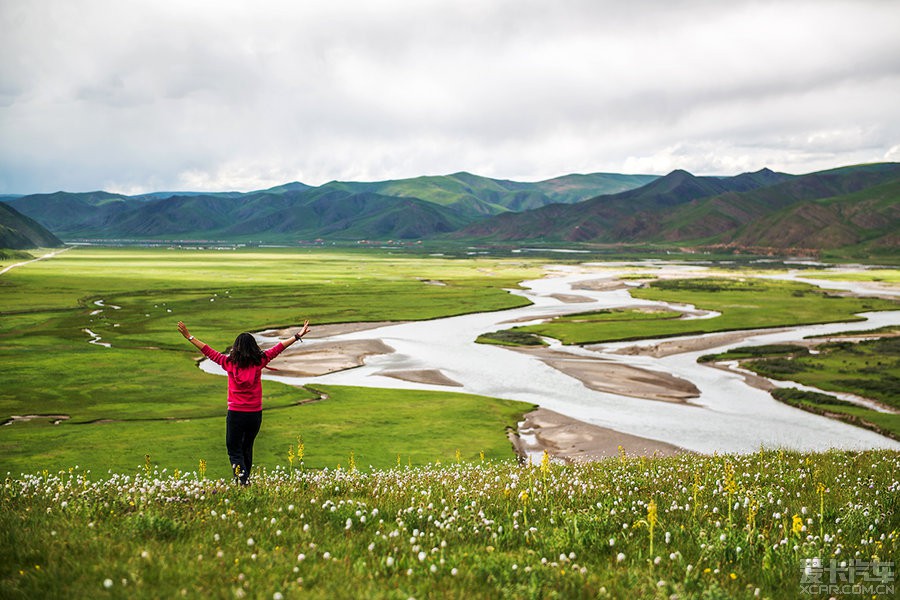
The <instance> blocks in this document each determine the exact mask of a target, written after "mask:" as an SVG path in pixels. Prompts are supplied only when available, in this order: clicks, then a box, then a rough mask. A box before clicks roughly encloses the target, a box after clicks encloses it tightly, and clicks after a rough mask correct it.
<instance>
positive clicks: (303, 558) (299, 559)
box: [297, 552, 306, 562]
mask: <svg viewBox="0 0 900 600" xmlns="http://www.w3.org/2000/svg"><path fill="white" fill-rule="evenodd" d="M304 560H306V555H305V554H303V553H302V552H301V553H300V554H298V555H297V562H303V561H304Z"/></svg>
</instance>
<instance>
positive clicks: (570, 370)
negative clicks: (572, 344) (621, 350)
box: [515, 347, 700, 403]
mask: <svg viewBox="0 0 900 600" xmlns="http://www.w3.org/2000/svg"><path fill="white" fill-rule="evenodd" d="M515 350H517V351H519V352H524V353H525V354H530V355H532V356H535V357H537V358H539V359H540V360H542V361H543V362H544V363H546V364H547V365H549V366H551V367H553V368H554V369H557V370H558V371H562V372H563V373H565V374H566V375H568V376H569V377H574V378H575V379H577V380H579V381H580V382H581V383H583V384H584V385H585V386H587V387H588V388H590V389H592V390H595V391H598V392H608V393H611V394H619V395H622V396H631V397H633V398H645V399H648V400H659V401H662V402H678V403H687V401H688V400H690V399H691V398H696V397H697V396H699V395H700V390H698V389H697V386H695V385H694V384H693V383H691V382H690V381H687V380H686V379H681V378H679V377H676V376H674V375H671V374H669V373H662V372H658V371H650V370H648V369H642V368H640V367H632V366H630V365H623V364H620V363H614V362H609V361H606V360H603V359H601V358H589V357H581V356H572V355H567V354H565V353H562V352H556V351H554V350H551V349H549V348H522V347H519V348H515Z"/></svg>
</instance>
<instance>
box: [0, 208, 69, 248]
mask: <svg viewBox="0 0 900 600" xmlns="http://www.w3.org/2000/svg"><path fill="white" fill-rule="evenodd" d="M62 245H63V243H62V241H61V240H60V239H59V238H58V237H56V236H55V235H53V234H52V233H50V232H49V231H47V229H46V228H45V227H42V226H41V225H40V224H39V223H37V222H36V221H35V220H34V219H30V218H28V217H26V216H25V215H23V214H22V213H20V212H19V211H17V210H16V209H14V208H13V207H11V206H7V205H6V204H3V203H2V202H0V248H12V249H14V250H23V249H26V248H56V247H58V246H62Z"/></svg>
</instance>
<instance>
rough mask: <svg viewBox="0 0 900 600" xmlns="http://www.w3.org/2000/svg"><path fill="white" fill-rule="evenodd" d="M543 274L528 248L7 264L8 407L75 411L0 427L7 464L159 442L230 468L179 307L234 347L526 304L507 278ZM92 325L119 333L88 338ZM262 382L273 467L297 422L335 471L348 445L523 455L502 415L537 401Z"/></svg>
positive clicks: (147, 449)
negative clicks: (501, 252)
mask: <svg viewBox="0 0 900 600" xmlns="http://www.w3.org/2000/svg"><path fill="white" fill-rule="evenodd" d="M9 262H12V260H11V261H9ZM540 275H541V269H540V268H539V265H538V264H537V263H530V262H527V261H523V260H518V259H517V260H515V261H512V260H497V259H489V258H485V259H480V258H473V259H467V260H456V259H448V258H442V257H422V256H418V257H406V256H402V255H393V254H390V253H388V252H373V251H371V250H370V251H367V252H354V251H350V250H342V251H327V250H321V249H316V250H308V251H307V250H297V249H293V250H278V249H266V250H259V249H255V250H251V249H245V250H239V251H234V250H166V249H121V248H115V249H110V248H90V247H89V248H76V249H71V250H68V251H66V252H64V253H62V254H60V255H58V256H57V257H55V258H52V259H48V260H44V261H39V262H34V263H31V264H29V265H26V266H23V267H18V268H15V269H12V270H11V271H9V272H7V273H6V274H4V275H3V276H2V277H0V316H2V317H0V360H2V361H3V365H4V369H3V385H2V386H0V421H7V420H8V419H10V418H11V417H12V416H13V415H19V416H24V415H63V416H65V417H68V419H66V420H63V421H61V422H60V423H59V424H58V425H53V424H51V421H52V420H53V419H35V420H32V421H28V422H15V423H12V424H11V425H9V426H7V427H3V428H2V429H0V453H2V454H0V455H2V457H3V458H2V459H0V471H2V472H7V471H10V472H13V473H19V472H35V471H38V470H41V469H51V470H56V469H61V468H67V467H69V466H73V465H76V464H77V465H80V466H82V467H84V468H92V469H94V470H102V471H106V470H107V469H113V470H122V469H130V468H132V467H133V466H134V465H137V464H141V463H142V462H143V460H144V456H145V455H146V454H150V455H151V456H152V457H153V459H154V460H156V461H158V462H159V464H162V465H165V466H167V467H169V468H180V469H182V470H185V469H188V468H191V467H194V466H196V464H197V461H198V460H199V459H201V458H203V459H205V460H208V461H209V464H210V473H211V474H217V475H223V474H225V473H226V471H227V464H226V463H227V460H226V459H225V457H224V450H223V444H224V442H223V439H224V418H223V417H224V412H225V382H224V380H223V379H220V378H218V377H213V376H210V375H208V374H206V373H204V372H202V371H200V370H199V369H198V368H197V367H196V362H195V361H196V359H197V358H198V357H199V353H197V352H196V350H195V349H194V348H192V347H191V346H190V345H189V344H187V343H186V342H185V341H184V339H183V338H182V337H181V335H180V334H179V333H178V331H177V330H176V328H175V325H176V323H177V321H178V320H184V321H185V322H186V323H188V325H189V326H190V327H191V332H192V333H194V334H195V335H196V336H197V337H199V338H200V339H202V340H204V341H206V342H208V343H209V344H210V345H212V346H213V347H216V348H218V349H220V350H224V349H225V348H226V347H227V346H228V345H229V344H230V343H231V342H232V341H233V339H234V336H235V335H236V334H237V333H239V332H241V331H256V330H261V329H265V328H270V327H277V326H289V325H296V324H300V323H302V322H303V320H304V319H306V318H309V319H311V321H312V326H313V327H315V326H316V325H317V324H325V323H341V322H355V321H382V320H398V321H402V320H414V319H429V318H434V317H439V316H447V315H453V314H460V313H467V312H474V311H486V310H487V311H489V310H500V309H504V308H510V307H514V306H520V305H522V304H523V303H526V302H527V301H525V300H524V299H522V298H520V297H517V296H513V295H511V294H509V293H508V292H506V291H504V288H514V287H516V286H517V284H518V282H519V281H522V280H524V279H529V278H534V277H539V276H540ZM436 283H440V285H436ZM97 302H100V303H101V304H102V305H103V306H98V305H97V304H96V303H97ZM114 307H118V308H114ZM92 313H96V314H92ZM86 329H89V330H90V331H92V332H94V333H95V334H96V335H99V336H100V338H101V340H100V341H101V342H102V343H108V344H110V345H111V347H104V346H101V345H97V344H91V343H88V342H89V340H90V339H91V336H90V335H88V334H87V333H85V331H84V330H86ZM264 394H265V397H264V404H265V407H266V409H267V410H269V411H271V413H268V412H267V417H268V418H267V419H266V425H265V427H264V429H263V433H262V434H261V437H260V438H259V440H258V442H257V448H256V449H257V457H258V459H257V460H258V461H259V462H260V464H266V463H271V464H274V463H275V462H276V458H281V457H282V456H283V455H284V454H285V453H286V452H287V449H288V445H289V444H290V443H293V441H294V440H295V438H296V436H297V434H303V435H304V436H307V438H308V445H307V459H306V462H307V464H308V465H310V466H315V467H324V466H331V467H334V466H335V465H336V464H337V462H338V461H340V460H341V457H346V455H347V453H348V452H350V451H351V450H352V451H355V452H356V455H357V457H358V459H359V461H360V464H361V465H369V464H371V465H373V466H387V465H390V464H394V462H395V460H396V456H397V455H398V454H400V455H401V456H402V459H403V460H404V461H407V462H410V461H411V462H413V463H415V464H421V463H423V462H429V461H432V460H435V459H439V458H444V459H446V458H448V457H452V456H454V454H455V452H456V450H457V449H458V448H467V449H468V450H467V452H469V453H471V452H479V451H484V452H485V453H486V454H487V455H488V456H490V457H495V458H510V457H512V449H511V446H510V445H509V443H508V442H507V440H506V434H505V428H506V427H508V426H513V425H515V423H516V421H517V418H518V417H519V416H521V414H522V413H523V412H526V411H527V410H529V409H530V405H525V404H516V403H509V402H505V401H499V400H495V399H486V398H474V397H471V396H466V395H463V394H439V393H428V392H386V391H381V390H369V389H336V390H331V391H329V392H328V395H329V400H328V401H327V402H309V400H312V399H315V398H317V397H319V393H318V392H317V391H315V390H304V389H298V388H295V387H291V386H287V385H283V384H279V383H276V382H266V384H265V385H264ZM350 417H353V418H350ZM454 423H456V424H458V425H457V426H455V427H454V426H451V424H454ZM473 436H474V437H473Z"/></svg>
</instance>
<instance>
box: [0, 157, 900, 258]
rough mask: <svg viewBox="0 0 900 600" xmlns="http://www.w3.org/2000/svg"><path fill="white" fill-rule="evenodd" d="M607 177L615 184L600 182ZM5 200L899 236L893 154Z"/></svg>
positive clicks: (240, 229) (796, 239)
mask: <svg viewBox="0 0 900 600" xmlns="http://www.w3.org/2000/svg"><path fill="white" fill-rule="evenodd" d="M641 183H644V184H643V185H641ZM630 186H639V187H630ZM623 188H624V189H623ZM610 189H615V190H617V191H616V192H614V193H598V192H597V190H610ZM584 198H587V199H584ZM5 202H6V203H7V204H8V205H9V206H10V207H13V208H15V209H17V210H19V212H21V213H23V214H25V215H27V216H29V217H31V218H33V219H34V220H35V221H37V222H39V223H41V224H42V225H44V226H45V227H47V228H48V229H50V230H51V231H53V232H54V233H55V234H56V235H58V236H60V237H62V238H63V239H86V238H91V239H93V238H96V239H165V240H177V239H206V240H226V241H227V240H230V241H266V242H276V241H277V242H295V241H298V240H311V239H318V238H324V239H330V240H361V239H370V240H385V239H428V238H438V237H441V238H451V239H455V240H460V241H466V242H478V243H482V242H485V243H504V242H524V241H532V242H549V243H592V244H594V243H603V244H648V243H650V244H658V245H668V246H679V247H707V246H719V247H731V248H742V249H753V250H754V251H778V250H784V251H786V252H791V251H794V250H796V249H804V250H830V249H841V248H844V249H848V251H851V252H855V253H858V254H860V255H886V254H890V253H896V251H897V249H898V247H900V246H898V241H900V240H898V237H900V233H898V232H900V164H898V163H881V164H871V165H856V166H850V167H842V168H839V169H831V170H828V171H821V172H817V173H810V174H806V175H787V174H784V173H776V172H773V171H771V170H769V169H762V170H760V171H757V172H755V173H743V174H740V175H736V176H733V177H708V176H695V175H692V174H691V173H688V172H687V171H682V170H676V171H672V172H671V173H669V174H668V175H666V176H664V177H655V176H645V175H615V174H609V173H595V174H589V175H566V176H564V177H558V178H555V179H550V180H547V181H542V182H536V183H522V182H515V181H508V180H496V179H489V178H486V177H480V176H478V175H473V174H471V173H455V174H453V175H446V176H424V177H416V178H411V179H403V180H394V181H382V182H338V181H333V182H330V183H327V184H325V185H322V186H319V187H310V186H308V185H305V184H302V183H298V182H293V183H288V184H284V185H281V186H276V187H273V188H270V189H267V190H260V191H256V192H249V193H239V192H224V193H216V194H206V193H199V192H187V193H174V192H158V193H152V194H145V195H142V196H138V197H128V196H122V195H119V194H110V193H106V192H90V193H84V194H69V193H65V192H57V193H55V194H35V195H31V196H23V197H18V198H17V197H12V198H6V199H5Z"/></svg>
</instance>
